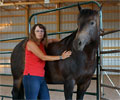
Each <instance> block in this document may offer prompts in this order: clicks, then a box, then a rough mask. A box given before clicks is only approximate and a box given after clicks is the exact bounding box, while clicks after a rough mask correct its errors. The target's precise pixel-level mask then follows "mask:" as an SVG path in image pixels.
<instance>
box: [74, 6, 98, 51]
mask: <svg viewBox="0 0 120 100" xmlns="http://www.w3.org/2000/svg"><path fill="white" fill-rule="evenodd" d="M78 8H79V15H78V20H77V25H78V30H77V33H76V36H75V38H74V40H73V47H74V49H75V50H81V51H82V50H83V49H84V47H85V45H87V44H89V43H91V42H92V41H95V40H97V39H98V35H99V33H98V32H99V13H98V11H96V10H92V9H82V8H81V7H80V6H79V5H78Z"/></svg>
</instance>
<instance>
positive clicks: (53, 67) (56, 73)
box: [45, 61, 64, 84]
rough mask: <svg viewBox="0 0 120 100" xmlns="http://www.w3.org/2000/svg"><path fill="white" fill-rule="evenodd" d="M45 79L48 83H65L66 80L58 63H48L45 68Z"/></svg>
mask: <svg viewBox="0 0 120 100" xmlns="http://www.w3.org/2000/svg"><path fill="white" fill-rule="evenodd" d="M45 78H46V81H47V83H56V84H57V83H63V81H64V78H63V75H62V73H61V70H60V68H59V66H58V63H57V61H56V62H47V63H46V67H45Z"/></svg>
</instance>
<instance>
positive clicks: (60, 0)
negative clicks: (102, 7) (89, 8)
mask: <svg viewBox="0 0 120 100" xmlns="http://www.w3.org/2000/svg"><path fill="white" fill-rule="evenodd" d="M85 1H91V0H50V3H66V2H85ZM94 1H106V0H94ZM44 3H45V2H44V0H40V1H21V2H18V1H15V2H13V1H11V2H4V3H3V4H2V5H0V6H15V5H34V4H44Z"/></svg>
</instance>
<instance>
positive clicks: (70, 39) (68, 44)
mask: <svg viewBox="0 0 120 100" xmlns="http://www.w3.org/2000/svg"><path fill="white" fill-rule="evenodd" d="M76 33H77V29H76V30H75V31H74V32H73V33H72V34H71V35H69V36H67V37H65V38H64V39H62V40H61V41H60V43H61V44H64V45H65V47H66V48H69V49H72V47H73V46H72V44H73V40H74V38H75V36H76Z"/></svg>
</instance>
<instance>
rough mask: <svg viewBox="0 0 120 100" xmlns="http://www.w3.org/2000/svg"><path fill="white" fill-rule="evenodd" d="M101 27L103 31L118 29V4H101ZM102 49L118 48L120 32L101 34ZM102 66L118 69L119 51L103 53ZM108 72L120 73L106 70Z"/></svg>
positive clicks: (119, 7) (119, 19)
mask: <svg viewBox="0 0 120 100" xmlns="http://www.w3.org/2000/svg"><path fill="white" fill-rule="evenodd" d="M102 9H103V28H104V30H105V31H111V30H118V29H120V6H116V5H114V6H112V5H106V6H104V5H103V8H102ZM102 42H103V44H102V46H103V48H102V49H103V51H110V50H118V49H119V50H120V32H116V33H112V34H109V35H105V36H103V41H102ZM103 68H105V69H120V53H111V54H104V55H103ZM107 73H108V74H120V73H114V72H107Z"/></svg>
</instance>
